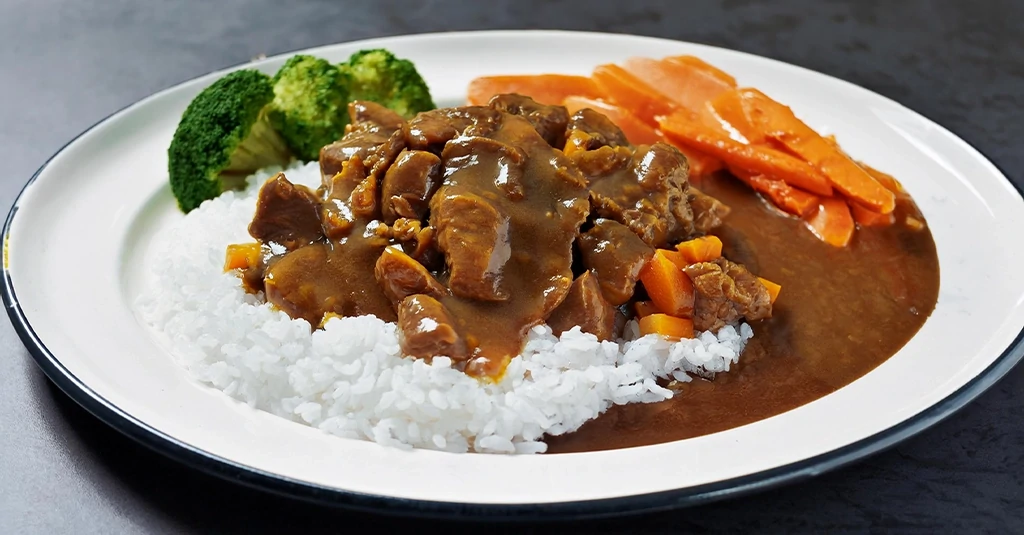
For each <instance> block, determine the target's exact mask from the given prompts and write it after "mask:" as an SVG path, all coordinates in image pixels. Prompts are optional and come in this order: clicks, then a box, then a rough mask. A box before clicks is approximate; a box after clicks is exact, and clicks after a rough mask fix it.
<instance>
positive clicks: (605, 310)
mask: <svg viewBox="0 0 1024 535" xmlns="http://www.w3.org/2000/svg"><path fill="white" fill-rule="evenodd" d="M627 232H628V230H627ZM615 312H616V309H615V307H614V306H612V304H611V303H609V302H608V301H607V300H606V299H605V298H604V294H603V293H602V292H601V285H600V283H599V282H598V277H596V276H594V274H593V273H591V272H589V271H588V272H586V273H584V274H582V275H580V276H579V277H577V278H576V280H575V281H573V283H572V286H571V287H569V293H568V294H566V296H565V300H564V301H562V304H560V305H558V308H555V310H553V311H552V312H551V315H550V316H549V317H548V320H547V323H548V326H550V327H551V330H552V331H554V333H555V334H556V335H561V334H562V333H563V332H565V331H568V330H570V329H572V328H573V327H575V326H577V325H578V326H579V327H580V330H582V331H583V332H585V333H590V334H593V335H594V336H596V337H597V339H598V340H612V339H614V338H615Z"/></svg>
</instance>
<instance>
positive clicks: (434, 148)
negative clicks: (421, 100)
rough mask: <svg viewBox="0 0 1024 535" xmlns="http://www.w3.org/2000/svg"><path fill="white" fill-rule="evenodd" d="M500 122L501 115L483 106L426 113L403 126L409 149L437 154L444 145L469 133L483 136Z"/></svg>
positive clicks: (418, 115) (444, 109)
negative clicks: (469, 131) (468, 131)
mask: <svg viewBox="0 0 1024 535" xmlns="http://www.w3.org/2000/svg"><path fill="white" fill-rule="evenodd" d="M500 121H501V113H499V112H498V111H497V110H494V109H492V108H488V107H486V106H463V107H461V108H442V109H436V110H430V111H425V112H421V113H419V114H417V115H416V116H415V117H413V118H412V119H410V120H409V123H408V125H407V126H406V127H405V138H406V143H407V145H408V147H409V148H410V149H415V150H426V151H430V152H434V153H440V152H441V149H442V148H443V147H444V144H445V143H447V142H449V141H451V140H452V139H455V138H456V137H459V136H461V135H463V134H464V133H466V131H467V130H471V131H472V135H475V136H483V135H486V134H487V133H488V132H489V131H491V130H492V129H493V128H494V127H495V125H496V124H497V123H499V122H500Z"/></svg>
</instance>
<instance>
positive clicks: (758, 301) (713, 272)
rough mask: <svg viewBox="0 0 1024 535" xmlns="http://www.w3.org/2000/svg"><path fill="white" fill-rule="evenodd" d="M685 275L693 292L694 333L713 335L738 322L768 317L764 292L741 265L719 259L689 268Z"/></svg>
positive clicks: (766, 294)
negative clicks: (702, 332) (743, 319)
mask: <svg viewBox="0 0 1024 535" xmlns="http://www.w3.org/2000/svg"><path fill="white" fill-rule="evenodd" d="M685 271H686V274H687V275H689V277H690V280H692V281H693V288H694V290H695V292H696V298H695V300H694V313H693V327H694V328H695V329H697V330H700V331H717V330H718V329H721V328H722V327H724V326H725V325H727V324H729V323H732V322H734V321H737V320H739V319H740V318H745V319H746V320H748V321H755V320H760V319H765V318H770V317H771V316H772V304H771V298H770V297H769V295H768V290H767V289H765V287H764V285H763V284H761V281H759V280H757V277H755V276H754V275H753V274H752V273H751V272H750V271H748V270H747V268H745V267H743V266H742V265H741V264H737V263H735V262H730V261H729V260H726V259H725V258H719V259H718V260H715V261H714V262H701V263H697V264H691V265H689V266H687V267H686V269H685Z"/></svg>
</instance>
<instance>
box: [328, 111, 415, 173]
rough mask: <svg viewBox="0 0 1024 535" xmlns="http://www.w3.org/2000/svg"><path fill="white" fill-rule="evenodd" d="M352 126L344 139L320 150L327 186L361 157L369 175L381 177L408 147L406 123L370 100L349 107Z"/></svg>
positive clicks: (350, 125)
mask: <svg viewBox="0 0 1024 535" xmlns="http://www.w3.org/2000/svg"><path fill="white" fill-rule="evenodd" d="M348 114H349V117H351V118H352V123H351V124H349V125H348V126H347V127H345V137H343V138H341V139H340V140H338V141H335V142H334V143H331V144H330V145H327V146H325V147H324V148H322V149H320V176H321V178H322V180H323V183H324V184H325V185H326V184H327V183H328V181H329V180H330V179H331V177H333V176H334V175H335V174H337V173H338V172H340V171H341V168H342V165H343V164H344V163H345V162H346V161H348V160H349V159H351V158H353V157H356V156H358V157H359V159H361V160H362V162H363V165H365V166H366V168H367V170H368V171H369V173H370V174H371V175H373V176H377V177H379V176H380V174H381V173H383V172H384V170H385V169H386V168H387V166H388V165H390V164H391V162H392V161H393V160H394V159H395V157H396V156H398V153H399V152H401V151H402V148H404V146H405V136H404V133H403V131H402V128H403V125H404V124H405V120H404V119H402V118H401V117H400V116H399V115H398V114H396V113H395V112H393V111H391V110H389V109H387V108H385V107H384V106H381V105H380V104H375V103H373V102H367V101H358V100H357V101H353V102H350V103H349V105H348Z"/></svg>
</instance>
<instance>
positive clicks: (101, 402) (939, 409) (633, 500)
mask: <svg viewBox="0 0 1024 535" xmlns="http://www.w3.org/2000/svg"><path fill="white" fill-rule="evenodd" d="M826 76H827V75H826ZM197 78H200V77H197ZM194 79H195V78H193V79H192V80H194ZM182 83H185V82H182ZM177 85H181V84H175V85H174V86H171V87H176V86H177ZM147 98H148V97H147ZM140 101H141V100H140ZM137 103H138V102H135V103H132V104H129V105H128V106H125V107H124V108H121V109H120V110H117V111H115V112H114V113H111V114H110V115H108V116H106V117H104V118H103V119H100V120H99V121H97V122H96V123H95V124H93V125H92V126H90V127H89V128H87V129H86V130H84V131H83V132H82V133H80V134H78V135H77V136H75V137H74V138H73V139H71V140H70V141H68V142H67V143H66V144H64V146H62V147H61V148H60V149H59V150H58V151H57V152H55V153H54V154H53V155H52V156H50V157H49V158H48V159H47V160H46V162H45V163H43V165H42V166H40V167H39V169H37V170H36V172H35V173H34V174H33V175H32V177H31V178H30V179H29V180H28V182H26V183H25V185H24V186H23V187H22V189H21V191H20V192H19V193H18V197H17V198H16V199H15V200H14V203H13V205H12V206H11V210H10V212H9V213H8V214H7V219H6V221H5V222H4V227H3V232H2V234H0V236H3V239H4V245H5V246H6V240H7V236H8V235H9V233H10V230H11V224H12V222H13V221H14V217H15V216H16V215H17V212H18V205H19V203H20V202H21V199H22V197H23V196H24V194H25V191H26V190H27V189H28V187H29V186H31V185H32V183H33V182H35V181H36V179H37V178H38V177H39V176H40V174H41V173H42V172H43V170H45V169H46V167H47V166H48V165H49V164H50V162H52V161H53V159H54V158H56V157H57V156H58V155H60V154H61V153H62V152H63V151H64V150H65V149H66V148H67V147H68V146H69V145H71V144H72V143H74V142H75V141H77V140H78V139H79V138H80V137H82V136H83V135H85V134H87V133H88V132H90V131H92V130H93V129H94V128H96V127H97V126H99V125H100V124H103V123H104V122H106V121H107V120H108V119H110V118H111V117H113V116H115V115H117V114H119V113H121V112H122V111H124V110H126V109H128V108H130V107H132V106H134V105H135V104H137ZM915 113H917V112H915ZM919 115H920V114H919ZM925 118H926V119H927V117H925ZM928 120H929V121H931V119H928ZM931 122H933V123H935V121H931ZM935 124H938V123H935ZM947 130H948V129H947ZM951 133H952V132H951ZM953 135H956V134H955V133H954V134H953ZM956 137H957V138H958V139H959V140H961V141H963V142H964V143H965V144H967V145H968V146H970V147H971V148H973V149H974V150H975V151H977V152H978V153H979V154H981V155H982V156H983V157H984V158H985V159H986V160H988V161H989V162H990V163H992V165H993V166H995V167H996V169H998V170H999V171H1000V173H1002V174H1003V176H1004V177H1007V182H1009V183H1010V185H1011V186H1012V187H1013V189H1014V190H1015V191H1016V192H1017V194H1018V195H1020V196H1021V197H1022V198H1024V190H1022V189H1021V188H1020V187H1018V186H1017V184H1015V183H1013V181H1011V180H1009V175H1008V174H1007V173H1006V172H1005V171H1004V170H1003V169H1002V168H1001V167H999V165H997V164H996V163H995V162H994V161H993V160H992V159H991V158H989V157H988V156H987V155H985V154H984V153H983V152H982V151H981V150H979V149H978V148H977V147H975V146H974V145H972V144H971V143H968V142H967V141H966V140H964V139H963V138H962V137H960V136H956ZM3 274H4V276H3V285H2V286H0V297H2V298H3V302H4V305H5V308H6V309H7V315H8V316H9V317H10V319H11V323H12V324H13V325H14V329H15V331H16V332H17V333H18V336H19V337H20V338H21V340H22V342H23V343H24V344H25V347H26V348H27V349H28V351H29V354H30V355H31V356H32V358H33V359H34V360H35V362H36V364H37V365H38V366H39V367H40V368H41V369H42V371H43V373H44V374H45V375H46V376H47V377H48V378H49V379H50V380H51V381H53V383H54V384H56V385H57V387H59V388H60V389H61V391H63V392H64V393H65V394H66V395H68V397H70V398H71V399H73V400H74V401H75V402H76V403H78V404H79V405H81V406H82V407H83V408H84V409H85V410H86V411H88V412H89V413H91V414H92V415H93V416H95V417H96V418H98V419H99V420H101V421H103V422H104V423H106V424H108V425H110V426H111V427H113V428H114V429H116V430H117V431H119V432H121V433H122V434H124V435H125V436H127V437H128V438H131V439H132V440H134V441H136V442H138V443H139V444H142V445H143V446H145V447H147V448H149V449H151V450H153V451H155V452H157V453H160V454H162V455H165V456H167V457H169V458H171V459H173V460H175V461H178V462H180V463H182V464H185V465H187V466H189V467H192V468H194V469H197V470H199V471H202V472H204V473H207V474H210V475H213V476H216V477H219V478H221V479H225V480H227V481H232V482H234V483H238V484H241V485H244V486H247V487H250V488H255V489H258V490H262V491H267V492H270V493H273V494H277V495H280V496H284V497H288V498H295V499H300V500H303V501H308V502H313V503H317V504H321V505H327V506H333V507H345V508H351V509H357V510H362V511H367V512H373V513H380V514H389V515H400V516H415V517H437V518H448V519H464V520H472V519H502V520H523V521H529V520H574V519H582V518H600V517H613V516H621V515H628V514H640V513H649V512H656V511H663V510H668V509H675V508H680V507H688V506H694V505H699V504H702V503H708V502H712V501H717V500H721V499H725V498H735V497H738V496H742V495H746V494H750V493H754V492H761V491H764V490H768V489H771V488H775V487H778V486H781V485H784V484H789V483H794V482H797V481H801V480H804V479H809V478H811V477H814V476H817V475H820V474H822V473H824V472H828V471H831V470H835V469H837V468H840V467H842V466H845V465H847V464H850V463H852V462H854V461H858V460H861V459H863V458H865V457H868V456H870V455H873V454H875V453H878V452H880V451H883V450H885V449H887V448H889V447H892V446H894V445H896V444H897V443H899V442H901V441H903V440H906V439H907V438H910V437H911V436H914V435H916V434H918V433H920V432H922V431H924V430H925V429H928V428H929V427H931V426H933V425H935V424H937V423H939V422H940V421H942V420H944V419H946V418H948V417H949V416H951V415H952V414H954V413H955V412H957V411H958V410H960V409H962V408H963V407H964V406H965V405H967V404H968V403H969V402H971V401H972V400H974V399H975V398H977V397H978V396H979V395H981V394H982V393H983V392H985V391H986V390H988V389H989V388H990V387H992V385H994V384H995V383H996V382H998V381H999V379H1001V378H1002V377H1003V376H1004V375H1006V374H1007V373H1008V372H1009V371H1010V370H1011V369H1012V368H1013V367H1014V366H1015V365H1016V364H1017V363H1018V362H1020V361H1021V359H1022V358H1024V328H1022V329H1021V331H1020V332H1018V333H1017V336H1016V337H1015V338H1014V340H1013V342H1011V343H1010V345H1009V346H1008V347H1007V348H1006V349H1005V350H1004V351H1003V352H1002V354H1000V356H999V358H997V359H996V360H995V361H993V362H992V364H990V365H989V366H988V367H987V368H985V370H983V371H982V372H981V373H980V374H978V375H977V376H975V377H974V378H973V379H971V380H970V381H969V382H968V383H967V384H965V385H964V386H962V387H960V389H958V390H957V391H956V392H953V393H952V394H950V395H949V396H947V397H945V398H944V399H942V400H941V401H939V402H938V403H935V404H934V405H932V406H930V407H928V408H927V409H925V410H924V411H922V412H920V413H918V414H916V415H914V416H912V417H911V418H909V419H907V420H905V421H903V422H901V423H899V424H897V425H895V426H892V427H890V428H888V429H885V430H883V431H880V432H878V433H876V434H874V435H871V436H869V437H866V438H863V439H861V440H859V441H857V442H854V443H852V444H848V445H846V446H844V447H842V448H839V449H836V450H832V451H830V452H828V453H824V454H821V455H818V456H815V457H810V458H808V459H804V460H802V461H798V462H795V463H791V464H788V465H785V466H780V467H777V468H773V469H770V470H765V471H761V472H757V473H753V474H747V475H744V476H741V477H736V478H733V479H728V480H724V481H717V482H714V483H708V484H705V485H699V486H695V487H688V488H683V489H676V490H668V491H662V492H656V493H649V494H640V495H634V496H623V497H617V498H605V499H598V500H585V501H573V502H556V503H538V504H474V503H458V502H434V501H427V500H413V499H407V498H396V497H390V496H384V495H375V494H365V493H359V492H353V491H347V490H341V489H336V488H331V487H325V486H321V485H316V484H313V483H309V482H305V481H299V480H295V479H291V478H287V477H284V476H280V475H277V474H273V473H270V472H266V471H263V470H258V469H255V468H252V467H249V466H246V465H243V464H240V463H237V462H235V461H232V460H230V459H227V458H224V457H220V456H217V455H213V454H210V453H207V452H205V451H203V450H200V449H198V448H195V447H193V446H191V445H189V444H187V443H184V442H181V441H179V440H177V439H175V438H173V437H170V436H168V435H166V434H164V433H162V432H161V431H159V430H157V429H155V428H153V427H151V426H149V425H147V424H145V423H143V422H141V421H139V420H137V419H135V418H134V417H132V416H131V415H129V414H127V413H125V412H124V411H122V410H121V409H120V408H118V407H117V406H116V405H114V404H113V403H111V402H109V401H107V400H106V399H104V398H103V397H102V396H100V395H99V394H97V393H96V392H95V391H93V390H92V389H91V388H89V386H88V385H86V384H85V383H83V382H82V381H81V380H80V379H78V378H77V377H76V376H75V375H74V374H73V373H71V372H70V371H69V370H68V369H67V368H66V367H64V365H63V364H61V362H60V360H59V359H58V358H57V357H56V356H55V355H54V354H53V353H52V352H51V351H50V350H49V349H48V348H47V347H46V345H45V344H44V343H43V342H42V340H40V339H39V337H38V336H37V335H36V333H35V331H34V330H33V329H32V326H31V324H30V323H29V321H28V319H27V318H26V317H25V313H24V311H23V310H22V308H21V305H20V302H19V301H18V298H17V294H16V292H15V289H14V283H13V281H12V280H11V276H10V272H9V271H8V269H7V266H6V262H5V263H4V266H3Z"/></svg>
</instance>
